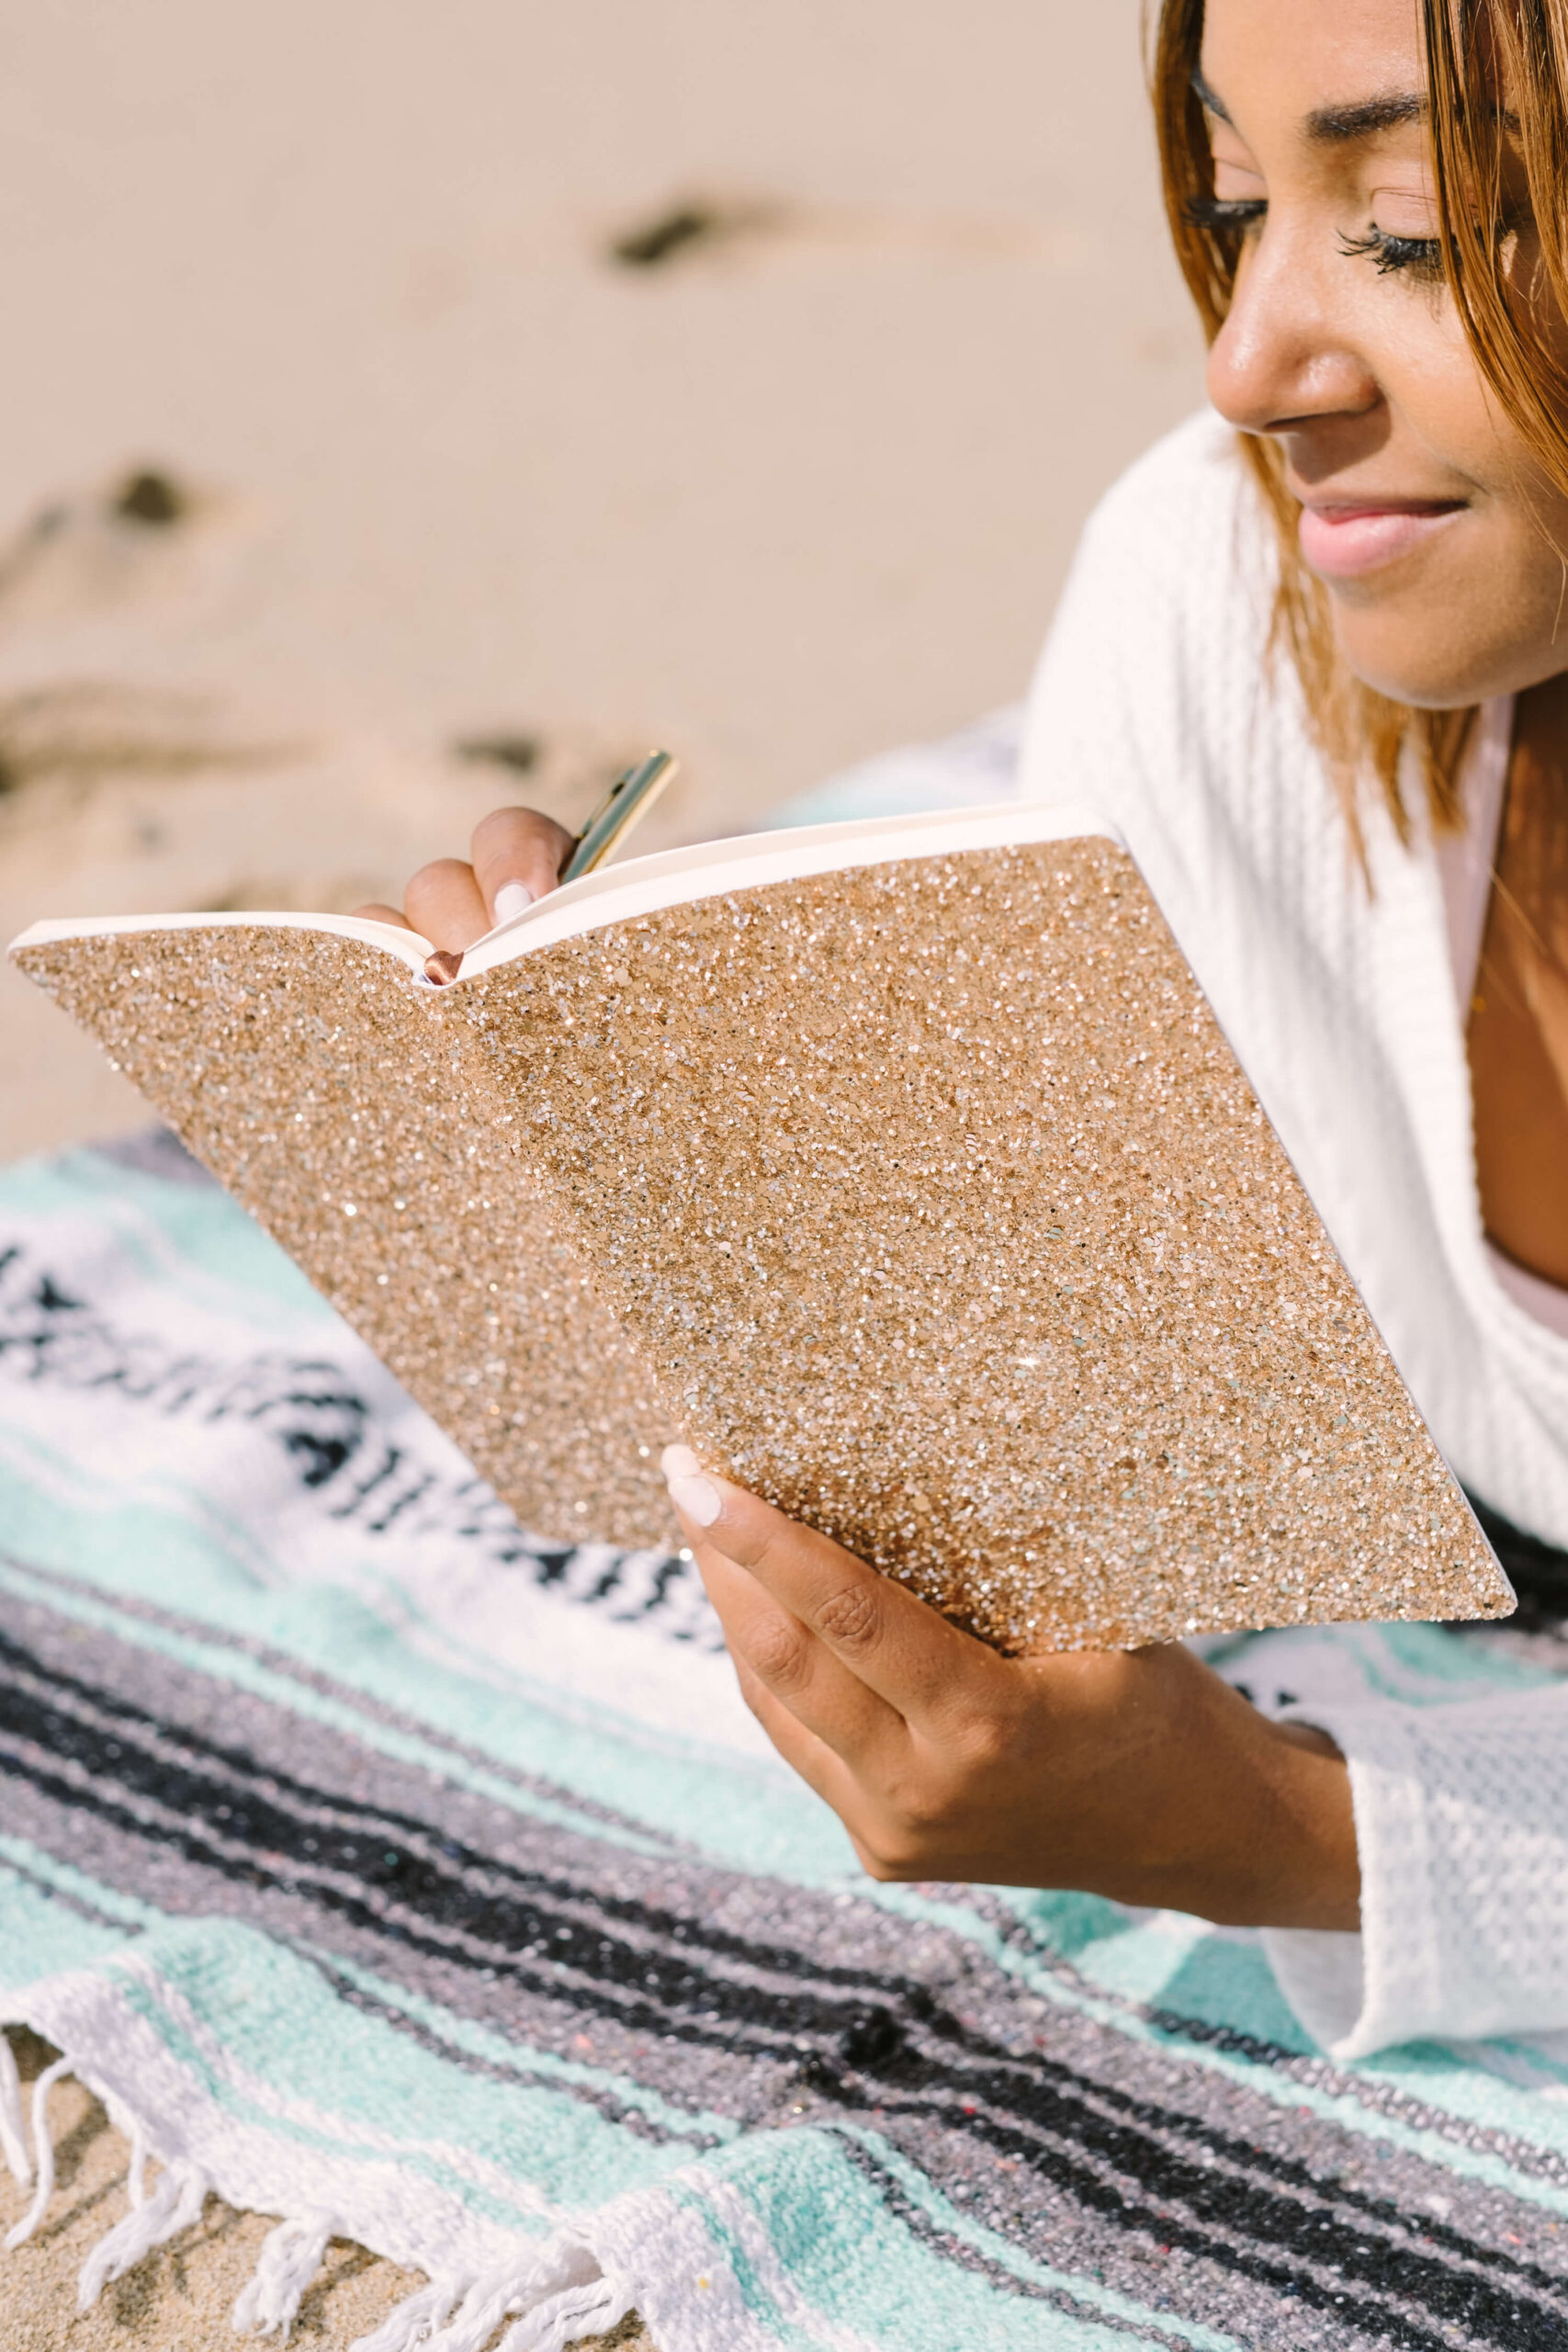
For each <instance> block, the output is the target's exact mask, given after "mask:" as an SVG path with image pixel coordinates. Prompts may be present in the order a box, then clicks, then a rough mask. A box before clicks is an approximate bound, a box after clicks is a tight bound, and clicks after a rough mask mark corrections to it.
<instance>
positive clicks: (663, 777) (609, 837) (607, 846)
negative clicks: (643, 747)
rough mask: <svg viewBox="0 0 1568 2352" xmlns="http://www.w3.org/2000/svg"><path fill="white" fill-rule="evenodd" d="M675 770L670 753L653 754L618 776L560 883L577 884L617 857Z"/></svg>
mask: <svg viewBox="0 0 1568 2352" xmlns="http://www.w3.org/2000/svg"><path fill="white" fill-rule="evenodd" d="M675 767H676V763H675V761H674V759H673V758H672V757H671V754H670V753H669V752H649V755H648V757H647V759H646V760H639V761H638V762H637V765H636V767H633V768H628V769H627V770H626V774H625V775H618V776H617V777H616V778H615V783H614V784H613V785H612V786H610V789H609V790H608V792H606V794H605V795H604V798H603V800H601V801H600V803H599V806H598V807H597V809H594V811H593V813H592V816H591V817H590V818H589V820H588V822H587V823H586V824H585V825H584V826H583V828H582V831H581V833H579V835H578V837H577V840H576V842H574V843H573V845H572V850H571V854H570V857H569V858H568V859H567V861H566V864H565V865H563V866H562V867H561V870H560V879H561V880H562V881H563V882H575V881H577V880H578V878H579V876H581V875H584V874H592V871H593V869H594V867H595V866H598V865H604V863H605V861H606V859H608V858H611V857H613V856H614V855H615V852H616V850H618V849H619V847H620V845H621V843H622V842H624V841H625V839H626V835H627V834H628V833H629V832H630V831H631V829H632V827H633V826H634V825H635V824H637V823H638V822H639V820H641V819H642V818H644V817H646V816H647V814H648V812H649V809H651V808H652V806H653V804H654V802H655V801H656V800H657V799H658V797H659V796H660V793H661V792H662V791H663V789H664V787H665V786H666V785H667V784H668V783H669V782H670V779H671V776H672V775H674V773H675Z"/></svg>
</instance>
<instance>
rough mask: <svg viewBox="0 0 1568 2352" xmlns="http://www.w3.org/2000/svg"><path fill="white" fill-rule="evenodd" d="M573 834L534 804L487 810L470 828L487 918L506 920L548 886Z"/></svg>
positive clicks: (552, 883)
mask: <svg viewBox="0 0 1568 2352" xmlns="http://www.w3.org/2000/svg"><path fill="white" fill-rule="evenodd" d="M571 845H572V836H571V835H570V833H569V832H568V831H567V830H566V827H565V826H564V825H558V824H557V823H556V821H555V819H554V818H553V817H545V816H541V814H540V813H539V811H538V809H491V812H490V815H489V816H488V817H485V818H481V820H480V821H479V824H477V825H476V826H475V828H474V838H473V858H474V877H475V879H476V881H477V882H478V884H479V891H480V894H481V896H482V897H483V899H484V902H485V906H486V909H487V910H488V912H489V914H490V918H491V922H510V921H511V919H512V917H513V915H520V914H521V913H522V911H523V910H524V908H525V907H528V906H532V905H533V903H534V900H535V899H542V898H543V897H544V896H545V893H546V892H547V890H553V889H554V888H555V887H556V884H557V882H558V880H559V878H560V870H561V867H562V866H563V865H565V863H566V860H567V854H568V853H569V851H570V848H571Z"/></svg>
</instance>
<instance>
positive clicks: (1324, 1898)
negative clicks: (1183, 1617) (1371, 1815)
mask: <svg viewBox="0 0 1568 2352" xmlns="http://www.w3.org/2000/svg"><path fill="white" fill-rule="evenodd" d="M664 1468H665V1475H666V1477H667V1478H668V1479H669V1482H670V1492H671V1499H672V1501H673V1502H674V1504H675V1508H676V1510H678V1511H679V1513H680V1515H681V1521H682V1526H683V1528H684V1529H685V1532H686V1536H687V1540H688V1542H689V1543H690V1544H691V1546H692V1549H693V1551H694V1554H695V1555H696V1560H697V1565H698V1566H699V1567H700V1569H701V1571H702V1575H703V1580H704V1582H705V1585H706V1586H707V1589H708V1592H709V1594H710V1596H711V1597H712V1600H713V1603H714V1606H715V1608H716V1610H717V1611H718V1613H719V1616H720V1618H721V1619H722V1621H723V1624H724V1630H725V1634H726V1637H727V1639H728V1644H729V1651H730V1656H731V1657H733V1659H734V1661H735V1667H736V1671H737V1673H738V1674H739V1678H740V1688H741V1691H742V1692H743V1693H744V1695H745V1698H746V1702H747V1704H748V1705H749V1706H750V1709H751V1711H752V1713H753V1714H755V1715H756V1717H757V1718H758V1720H759V1722H760V1723H761V1725H762V1728H763V1729H764V1731H766V1733H767V1734H768V1736H769V1737H770V1739H771V1740H772V1741H773V1745H774V1747H776V1748H777V1749H778V1751H779V1753H780V1755H781V1756H783V1757H784V1759H785V1760H786V1762H788V1763H790V1764H792V1765H793V1766H794V1767H795V1770H796V1771H797V1772H798V1773H799V1774H800V1775H801V1777H802V1779H803V1780H805V1781H809V1783H810V1785H811V1786H812V1788H814V1789H815V1790H816V1791H817V1792H818V1795H819V1796H821V1797H824V1798H825V1799H826V1800H827V1802H828V1803H829V1804H830V1805H831V1806H832V1808H833V1810H834V1812H835V1813H836V1814H837V1815H838V1816H839V1818H840V1821H841V1822H842V1823H843V1825H844V1826H845V1828H846V1829H847V1830H848V1831H849V1834H850V1837H851V1838H852V1842H853V1845H854V1849H855V1851H856V1853H857V1854H858V1855H859V1857H860V1859H861V1861H862V1862H863V1865H864V1867H865V1869H866V1870H867V1871H869V1872H870V1873H871V1875H872V1877H873V1878H878V1879H947V1880H956V1881H966V1880H978V1881H982V1882H989V1883H994V1884H1008V1885H1014V1886H1040V1887H1076V1888H1079V1889H1081V1890H1083V1891H1084V1892H1085V1893H1089V1894H1105V1895H1110V1896H1111V1897H1113V1898H1114V1899H1115V1900H1116V1901H1118V1902H1122V1903H1133V1904H1145V1905H1156V1906H1159V1907H1169V1908H1171V1909H1175V1910H1180V1911H1190V1912H1194V1913H1196V1914H1197V1915H1198V1916H1199V1917H1201V1918H1206V1919H1213V1920H1219V1921H1224V1922H1226V1923H1228V1924H1230V1925H1233V1926H1247V1927H1276V1928H1354V1927H1355V1926H1356V1925H1357V1924H1358V1905H1359V1893H1360V1877H1359V1866H1358V1862H1357V1858H1356V1834H1355V1825H1354V1821H1353V1819H1352V1815H1351V1808H1350V1791H1349V1774H1348V1770H1347V1769H1346V1766H1345V1763H1344V1760H1343V1758H1341V1757H1340V1755H1339V1754H1338V1751H1337V1749H1336V1748H1335V1747H1334V1745H1333V1743H1332V1742H1331V1741H1330V1740H1328V1739H1327V1738H1326V1737H1325V1735H1324V1734H1323V1733H1321V1732H1313V1731H1309V1730H1305V1729H1303V1728H1301V1727H1297V1726H1292V1725H1287V1724H1270V1723H1269V1721H1268V1720H1267V1718H1266V1717H1264V1716H1262V1715H1259V1714H1258V1713H1257V1712H1256V1711H1255V1710H1254V1709H1253V1708H1252V1707H1250V1706H1249V1705H1248V1704H1247V1701H1246V1700H1245V1699H1243V1698H1241V1697H1240V1696H1239V1694H1238V1693H1237V1692H1235V1691H1233V1690H1231V1689H1230V1688H1229V1686H1228V1685H1227V1684H1226V1683H1224V1682H1222V1681H1221V1680H1220V1679H1219V1677H1218V1676H1217V1675H1215V1674H1213V1673H1211V1672H1210V1670H1209V1668H1207V1667H1205V1666H1202V1665H1201V1664H1200V1663H1199V1661H1198V1660H1197V1659H1196V1658H1195V1657H1192V1656H1191V1655H1190V1652H1188V1651H1187V1650H1184V1649H1182V1648H1180V1647H1179V1646H1173V1647H1168V1648H1167V1647H1160V1648H1150V1649H1141V1650H1132V1651H1126V1652H1123V1651H1116V1652H1111V1653H1107V1654H1099V1653H1095V1654H1089V1653H1068V1654H1066V1655H1063V1656H1057V1657H1028V1658H1004V1657H998V1655H997V1654H996V1653H995V1652H994V1651H992V1650H989V1649H987V1648H986V1647H985V1646H984V1645H982V1644H981V1643H979V1642H977V1641H975V1640H973V1639H972V1638H971V1636H970V1635H968V1634H964V1633H961V1632H960V1631H959V1630H958V1629H957V1627H956V1626H953V1625H951V1624H950V1623H948V1622H947V1620H946V1619H945V1618H943V1617H942V1616H939V1615H938V1613H937V1612H936V1611H935V1610H933V1609H929V1608H927V1606H926V1605H925V1603H924V1602H923V1601H920V1600H916V1599H915V1598H914V1597H913V1595H912V1594H910V1593H908V1592H906V1591H905V1590H904V1589H902V1588H901V1587H900V1586H898V1585H897V1584H894V1583H892V1582H891V1581H890V1580H889V1579H888V1578H887V1577H881V1576H878V1575H876V1574H875V1573H874V1571H873V1570H872V1569H870V1568H868V1567H866V1566H864V1565H863V1563H862V1562H861V1561H859V1560H856V1559H854V1558H853V1557H852V1555H850V1554H849V1553H848V1552H846V1551H844V1550H843V1549H842V1548H841V1546H840V1545H839V1544H834V1543H832V1542H830V1541H829V1538H828V1537H826V1536H824V1535H818V1534H814V1533H813V1532H811V1531H810V1530H809V1529H807V1528H805V1527H801V1526H799V1525H797V1524H796V1522H795V1521H793V1520H789V1519H786V1518H785V1517H784V1514H783V1512H782V1511H777V1510H773V1509H772V1508H771V1507H770V1506H769V1505H768V1504H766V1503H762V1502H759V1501H758V1500H757V1499H756V1498H755V1497H754V1496H752V1495H748V1494H746V1493H744V1492H742V1490H741V1489H740V1488H739V1487H732V1486H730V1485H728V1483H727V1482H725V1481H724V1480H721V1479H718V1478H715V1477H713V1476H710V1475H709V1474H708V1473H707V1472H705V1471H704V1470H703V1469H702V1468H701V1465H700V1464H698V1462H697V1459H696V1456H695V1455H694V1453H691V1452H690V1451H689V1450H688V1449H687V1448H686V1447H684V1446H671V1447H670V1448H669V1449H668V1451H667V1452H666V1453H665V1456H664Z"/></svg>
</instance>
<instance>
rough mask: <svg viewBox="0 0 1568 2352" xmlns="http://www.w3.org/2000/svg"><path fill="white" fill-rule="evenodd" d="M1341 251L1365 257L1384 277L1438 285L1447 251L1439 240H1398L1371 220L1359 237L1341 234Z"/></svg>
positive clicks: (1433, 238)
mask: <svg viewBox="0 0 1568 2352" xmlns="http://www.w3.org/2000/svg"><path fill="white" fill-rule="evenodd" d="M1339 250H1340V252H1341V253H1342V254H1347V255H1348V256H1349V258H1350V259H1352V260H1355V259H1358V258H1364V259H1366V260H1368V261H1371V262H1373V263H1375V264H1376V266H1377V273H1378V276H1379V277H1395V276H1399V275H1404V276H1405V277H1412V278H1414V279H1416V281H1417V282H1418V283H1421V284H1425V285H1428V286H1430V285H1435V284H1436V283H1437V281H1438V279H1439V278H1440V277H1442V274H1443V248H1442V244H1441V243H1440V241H1439V240H1438V238H1436V237H1396V236H1393V234H1392V233H1391V232H1389V231H1388V230H1386V229H1380V228H1379V227H1378V224H1377V222H1376V221H1375V220H1372V221H1369V223H1368V225H1367V227H1366V229H1365V231H1364V232H1362V234H1361V235H1360V236H1359V237H1352V236H1348V235H1347V234H1346V233H1345V232H1344V231H1341V232H1340V236H1339Z"/></svg>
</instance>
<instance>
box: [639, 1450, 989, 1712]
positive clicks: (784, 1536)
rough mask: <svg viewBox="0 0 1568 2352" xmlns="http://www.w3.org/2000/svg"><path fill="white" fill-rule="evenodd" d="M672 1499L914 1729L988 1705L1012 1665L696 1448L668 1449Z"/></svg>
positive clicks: (712, 1543)
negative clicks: (989, 1693) (721, 1472)
mask: <svg viewBox="0 0 1568 2352" xmlns="http://www.w3.org/2000/svg"><path fill="white" fill-rule="evenodd" d="M663 1466H664V1475H665V1477H666V1479H667V1480H668V1482H669V1486H670V1498H671V1501H672V1502H673V1504H674V1505H675V1508H676V1510H677V1511H678V1512H679V1513H680V1514H681V1517H682V1522H683V1523H684V1524H685V1526H686V1528H687V1540H688V1541H689V1542H690V1543H692V1544H694V1545H695V1544H699V1543H701V1544H705V1545H707V1546H708V1547H709V1548H710V1549H711V1550H713V1551H715V1552H717V1553H719V1554H721V1555H723V1557H724V1558H726V1559H727V1560H730V1561H733V1562H734V1564H735V1565H736V1566H738V1567H740V1568H744V1569H745V1570H746V1571H747V1572H748V1574H749V1575H750V1576H752V1577H755V1578H756V1580H757V1582H758V1583H759V1584H760V1585H761V1587H762V1589H764V1591H766V1592H767V1593H769V1594H770V1595H771V1596H772V1597H773V1600H776V1601H778V1602H779V1603H780V1605H781V1606H782V1607H783V1608H784V1609H785V1610H787V1611H788V1612H789V1614H790V1615H791V1616H792V1617H795V1618H798V1619H799V1621H800V1623H802V1624H803V1625H806V1626H807V1627H808V1628H809V1629H810V1630H811V1632H812V1633H814V1634H817V1636H818V1639H819V1640H820V1641H822V1642H823V1643H824V1644H825V1645H827V1647H828V1648H829V1650H831V1651H832V1652H833V1654H834V1656H835V1657H839V1658H840V1659H841V1660H842V1661H843V1663H844V1664H845V1665H846V1666H848V1667H850V1668H852V1670H853V1672H854V1673H855V1674H856V1675H857V1676H858V1677H859V1679H861V1680H862V1681H863V1682H864V1683H866V1684H867V1685H868V1686H869V1688H870V1689H871V1690H873V1691H875V1692H876V1693H877V1695H878V1696H879V1697H880V1698H883V1699H885V1700H886V1702H887V1703H888V1705H889V1706H891V1707H893V1708H895V1709H896V1710H897V1713H899V1714H901V1715H902V1716H903V1717H904V1718H905V1720H906V1721H907V1722H908V1723H910V1724H914V1723H916V1722H917V1721H919V1722H920V1723H922V1724H924V1723H928V1722H930V1720H931V1717H932V1716H933V1715H937V1714H945V1713H950V1712H951V1711H952V1709H953V1705H954V1703H955V1702H960V1703H962V1702H965V1701H966V1700H967V1699H968V1697H969V1696H970V1695H971V1694H972V1693H973V1694H974V1695H975V1696H976V1699H978V1700H979V1701H980V1702H981V1703H983V1693H984V1691H985V1689H986V1688H987V1686H989V1685H990V1684H991V1683H992V1682H994V1680H995V1678H996V1675H997V1674H998V1671H999V1670H1001V1668H1002V1661H1001V1660H1000V1659H999V1658H998V1657H995V1656H994V1655H993V1653H992V1652H991V1651H989V1650H987V1649H986V1648H985V1647H984V1646H983V1645H982V1644H981V1643H979V1642H977V1641H976V1640H975V1639H974V1637H973V1635H971V1634H964V1633H961V1632H960V1631H959V1629H958V1627H957V1626H956V1625H951V1624H949V1623H948V1621H947V1619H946V1618H945V1617H942V1616H940V1615H939V1614H938V1613H937V1611H935V1610H934V1609H931V1608H928V1607H927V1605H926V1603H925V1602H924V1601H923V1600H916V1598H915V1596H914V1594H913V1593H911V1592H906V1591H905V1590H904V1589H903V1587H902V1586H901V1585H897V1584H895V1583H894V1582H893V1581H892V1579H891V1578H890V1577H884V1576H879V1575H878V1574H877V1572H876V1571H875V1569H874V1568H868V1567H867V1566H865V1563H864V1562H863V1561H862V1560H857V1559H856V1558H855V1557H854V1555H853V1554H852V1553H851V1552H846V1551H845V1549H844V1547H843V1545H842V1544H835V1543H834V1542H833V1540H832V1538H831V1537H830V1536H827V1535H819V1534H818V1533H817V1532H816V1531H815V1530H814V1529H812V1528H808V1527H802V1526H801V1525H800V1523H799V1522H798V1521H795V1520H792V1519H786V1518H785V1516H784V1512H783V1511H782V1510H774V1509H773V1506H772V1504H771V1503H765V1502H761V1501H760V1500H759V1499H758V1498H757V1497H756V1496H755V1495H749V1494H747V1493H746V1492H745V1490H744V1488H743V1487H734V1486H731V1485H730V1484H729V1482H728V1479H725V1478H719V1477H716V1476H714V1475H713V1474H712V1473H711V1472H708V1471H705V1470H704V1468H703V1466H702V1464H700V1462H699V1461H698V1460H697V1457H696V1455H695V1454H694V1453H693V1452H692V1451H691V1448H690V1447H689V1446H684V1445H671V1446H666V1448H665V1449H664V1454H663Z"/></svg>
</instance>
